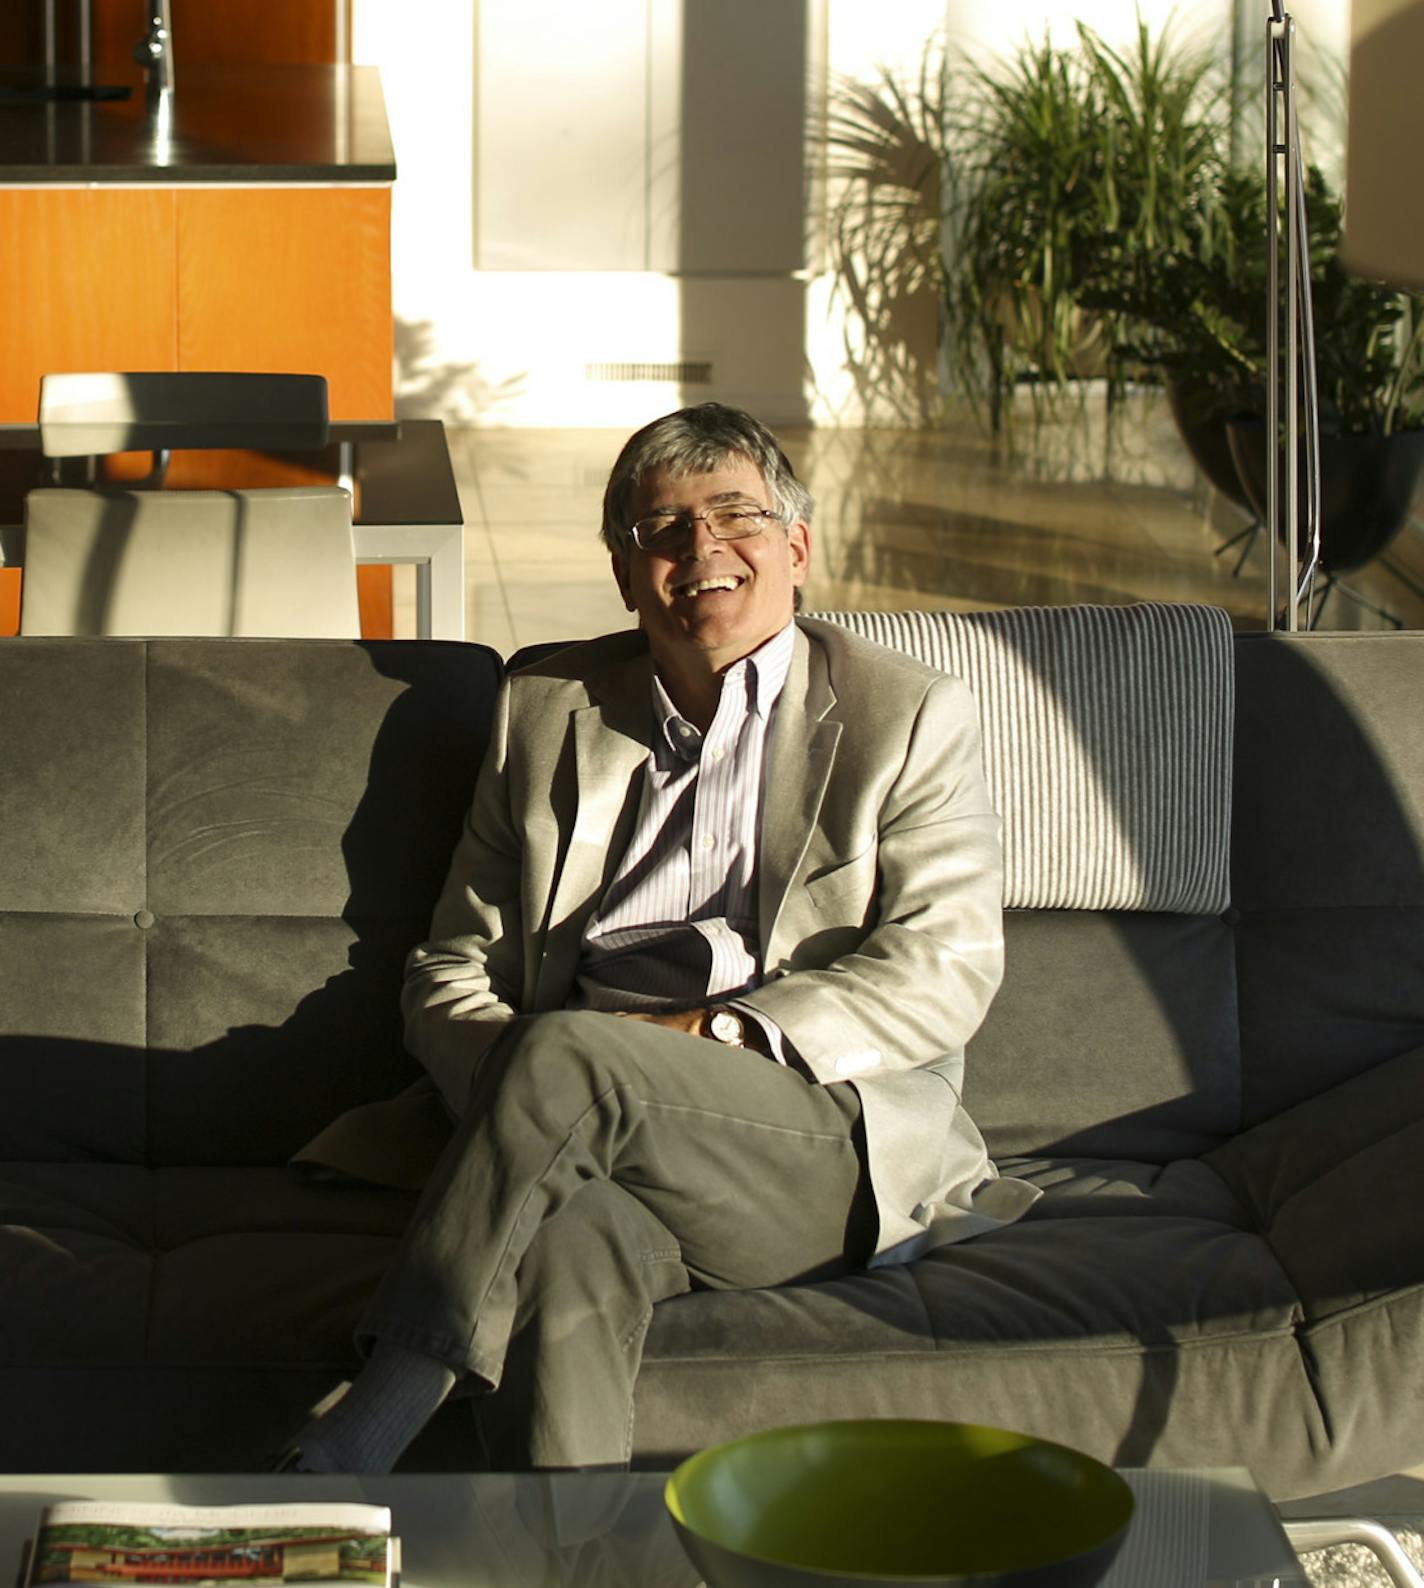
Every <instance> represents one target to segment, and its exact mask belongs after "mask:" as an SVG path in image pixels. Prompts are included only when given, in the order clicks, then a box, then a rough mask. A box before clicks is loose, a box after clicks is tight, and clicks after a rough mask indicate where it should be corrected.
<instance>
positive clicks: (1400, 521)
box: [1226, 419, 1424, 573]
mask: <svg viewBox="0 0 1424 1588" xmlns="http://www.w3.org/2000/svg"><path fill="white" fill-rule="evenodd" d="M1226 431H1227V436H1228V439H1229V441H1230V445H1231V456H1232V458H1233V459H1234V461H1235V464H1236V471H1237V473H1238V474H1239V475H1240V478H1241V484H1242V486H1243V488H1244V490H1245V493H1246V497H1247V499H1248V501H1249V503H1250V506H1251V508H1252V510H1253V511H1254V512H1255V513H1256V515H1257V517H1258V518H1259V519H1260V520H1261V522H1262V523H1264V522H1265V521H1266V467H1267V464H1266V426H1265V422H1264V421H1263V420H1260V419H1233V420H1231V421H1230V422H1229V423H1228V424H1227V427H1226ZM1304 452H1305V449H1304V445H1303V444H1302V447H1301V459H1300V484H1299V487H1298V489H1299V491H1300V499H1301V501H1302V502H1304V501H1305V494H1306V486H1305V456H1304ZM1279 467H1280V479H1281V484H1280V500H1281V502H1282V504H1284V502H1285V464H1284V462H1281V464H1280V465H1279ZM1421 469H1424V430H1402V431H1400V432H1399V433H1398V434H1396V435H1392V436H1321V438H1320V563H1321V566H1322V567H1323V568H1324V569H1325V571H1326V572H1327V573H1348V572H1349V570H1350V569H1351V568H1360V567H1363V566H1364V564H1365V563H1367V562H1370V561H1372V560H1373V559H1374V558H1375V557H1378V556H1379V554H1380V553H1381V552H1382V551H1383V550H1384V549H1385V547H1386V546H1387V545H1389V543H1390V541H1391V540H1393V539H1394V537H1395V536H1396V535H1397V534H1398V533H1399V531H1400V530H1401V529H1402V528H1403V527H1404V521H1405V519H1406V518H1408V516H1409V509H1410V507H1411V505H1412V504H1413V501H1414V494H1415V491H1416V489H1417V488H1418V485H1419V474H1420V470H1421ZM1304 549H1305V548H1304V547H1302V548H1301V550H1302V553H1304Z"/></svg>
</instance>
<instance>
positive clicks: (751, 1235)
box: [289, 403, 1036, 1471]
mask: <svg viewBox="0 0 1424 1588" xmlns="http://www.w3.org/2000/svg"><path fill="white" fill-rule="evenodd" d="M811 510H812V503H811V499H810V496H809V494H808V493H807V491H806V490H805V488H804V487H803V486H802V485H801V484H800V482H799V481H798V480H797V479H796V477H795V474H794V473H793V471H792V469H791V466H790V464H789V463H788V462H787V460H786V458H785V457H784V456H783V455H782V452H781V450H780V448H779V447H778V445H777V443H776V441H775V438H774V437H773V436H772V435H771V434H770V432H769V431H767V430H766V429H765V428H764V427H763V426H762V425H761V424H759V423H758V422H757V421H756V420H754V419H753V418H751V416H750V415H748V414H745V413H742V412H740V411H738V410H736V409H732V408H727V407H724V406H722V405H719V404H716V403H704V404H703V405H701V406H700V407H697V408H689V409H684V410H682V411H681V412H678V413H674V414H670V415H667V416H666V417H664V418H662V419H659V420H657V421H655V422H654V423H653V424H650V425H648V426H647V427H645V428H644V429H643V430H640V431H639V432H638V433H637V434H636V435H634V436H633V437H632V438H631V440H629V442H628V443H627V445H626V446H625V447H624V448H623V451H622V453H621V454H620V456H619V458H618V460H617V462H616V463H615V464H614V467H613V471H612V475H611V477H610V479H609V482H608V488H607V491H606V493H605V497H604V507H603V538H604V541H605V542H606V544H607V546H608V548H609V551H610V552H611V554H612V562H613V572H614V576H615V578H616V579H617V581H618V586H619V589H620V591H621V592H622V595H623V599H624V602H625V604H626V606H627V607H628V610H629V611H630V612H635V613H636V614H637V618H638V624H637V627H636V628H635V629H630V630H628V631H625V632H623V633H619V634H615V635H610V636H606V637H604V638H602V639H598V640H593V641H590V642H588V643H586V644H582V645H578V646H575V647H573V648H571V649H568V650H565V651H563V652H560V653H559V654H558V655H556V656H553V657H552V658H550V659H548V660H546V661H543V662H540V663H538V664H536V665H535V666H533V667H531V668H528V669H526V670H524V671H521V672H519V673H516V674H514V675H513V676H512V677H511V678H510V679H509V681H508V683H507V684H506V686H505V689H504V691H503V693H502V695H501V698H500V704H499V708H498V711H497V713H496V721H495V727H494V731H493V735H492V739H491V743H490V747H489V750H488V753H487V755H486V757H485V761H484V765H483V767H482V770H481V772H480V776H479V780H478V783H477V786H476V789H475V794H474V800H473V804H472V807H471V809H470V812H469V815H468V818H467V820H466V824H465V829H464V832H463V835H462V837H461V840H460V843H459V846H458V848H457V850H456V852H455V855H454V859H453V861H452V864H451V868H450V874H449V878H448V880H447V882H446V885H445V889H444V893H443V895H442V897H441V899H440V902H439V905H438V906H437V908H436V912H435V919H434V924H433V927H432V933H431V941H430V942H427V943H425V944H423V945H422V946H421V947H419V948H417V949H416V950H415V951H414V953H413V954H412V955H411V958H410V962H409V966H408V972H407V980H406V989H405V995H404V1008H405V1014H406V1019H407V1027H406V1029H407V1040H408V1043H409V1045H410V1047H411V1049H412V1051H413V1052H414V1053H415V1054H416V1056H417V1057H418V1058H419V1059H420V1060H421V1062H422V1063H423V1064H424V1065H425V1066H426V1068H427V1070H428V1071H429V1073H430V1076H431V1077H432V1078H433V1080H434V1082H435V1083H436V1085H437V1086H438V1087H439V1090H440V1092H441V1094H442V1096H443V1098H444V1100H445V1103H446V1104H447V1106H448V1108H449V1110H450V1112H451V1113H452V1114H453V1115H454V1117H455V1118H456V1119H457V1120H458V1125H457V1127H456V1129H455V1133H454V1136H453V1138H452V1140H451V1141H450V1144H449V1146H448V1148H447V1149H446V1150H445V1152H444V1154H443V1156H442V1157H441V1159H440V1161H439V1163H438V1165H437V1167H436V1169H435V1172H434V1174H433V1176H432V1178H431V1179H430V1181H429V1183H428V1184H427V1186H426V1188H425V1191H424V1194H423V1197H422V1199H421V1201H420V1203H419V1206H418V1208H417V1210H416V1213H415V1215H414V1218H413V1220H412V1222H411V1224H410V1227H409V1229H408V1231H407V1233H406V1236H405V1239H404V1241H403V1244H402V1246H401V1248H400V1250H399V1252H398V1254H397V1257H396V1259H395V1261H394V1263H393V1264H392V1266H391V1268H390V1270H389V1271H388V1273H387V1274H386V1276H385V1279H384V1280H383V1282H382V1284H381V1286H380V1288H379V1290H378V1292H377V1294H376V1296H375V1298H374V1299H373V1301H372V1302H371V1304H370V1306H369V1308H368V1309H367V1312H366V1314H365V1317H364V1319H363V1321H362V1324H361V1327H360V1330H359V1340H360V1344H361V1346H362V1349H363V1351H365V1352H367V1353H369V1356H368V1361H367V1363H366V1365H365V1367H364V1368H363V1370H362V1372H361V1373H360V1374H359V1375H358V1377H357V1378H356V1380H355V1382H354V1384H353V1385H352V1386H351V1388H350V1390H349V1391H348V1392H347V1393H346V1394H345V1396H344V1397H343V1398H341V1399H340V1400H338V1401H337V1402H336V1403H335V1405H334V1406H332V1407H331V1408H330V1409H329V1410H327V1411H326V1412H325V1413H324V1415H322V1416H320V1417H318V1418H316V1419H315V1420H313V1421H312V1422H311V1423H309V1424H308V1425H307V1427H306V1428H305V1429H304V1430H302V1432H301V1433H300V1434H299V1435H298V1438H297V1441H296V1444H295V1446H294V1447H293V1450H292V1452H291V1453H290V1455H289V1464H292V1465H296V1466H299V1467H301V1468H305V1469H307V1470H350V1471H381V1470H386V1469H388V1468H389V1467H390V1466H391V1465H392V1464H393V1463H394V1462H395V1460H396V1459H397V1457H398V1456H399V1455H400V1453H401V1451H402V1450H403V1449H404V1448H405V1446H406V1444H407V1443H408V1442H409V1440H410V1439H411V1438H412V1437H413V1436H414V1435H415V1434H416V1433H417V1432H418V1431H419V1429H420V1428H421V1427H422V1426H423V1425H424V1423H425V1422H426V1421H427V1419H428V1418H429V1417H430V1415H431V1414H432V1413H433V1412H434V1411H435V1409H436V1408H437V1406H439V1404H440V1403H441V1402H442V1401H443V1399H444V1398H445V1397H446V1395H447V1394H448V1393H449V1392H450V1390H451V1389H452V1388H453V1387H454V1386H455V1385H456V1384H457V1383H460V1382H462V1381H463V1382H464V1383H465V1385H466V1387H473V1388H474V1389H476V1390H479V1391H486V1392H488V1391H498V1393H497V1394H495V1395H493V1397H492V1398H490V1399H488V1400H487V1401H486V1402H484V1403H483V1404H484V1406H485V1407H486V1410H487V1413H488V1414H490V1415H485V1416H483V1417H482V1422H483V1423H484V1426H485V1428H486V1434H487V1438H488V1439H489V1440H490V1441H491V1442H492V1448H491V1451H490V1454H491V1456H492V1458H493V1460H494V1461H495V1463H496V1464H498V1465H505V1466H523V1465H530V1466H535V1467H569V1466H589V1465H605V1464H608V1465H616V1464H623V1463H626V1462H627V1460H628V1458H629V1456H630V1452H631V1445H632V1423H633V1385H634V1379H635V1377H636V1374H637V1371H638V1364H639V1359H640V1355H641V1350H642V1342H643V1338H644V1335H645V1332H646V1330H647V1326H648V1322H649V1319H650V1316H651V1313H652V1307H653V1304H654V1303H655V1302H657V1301H660V1300H663V1299H665V1298H668V1297H671V1296H675V1295H678V1294H680V1293H682V1292H684V1291H686V1290H688V1289H689V1288H692V1287H752V1286H770V1285H784V1284H788V1283H792V1282H795V1281H806V1280H815V1279H818V1278H823V1277H827V1276H830V1275H833V1274H835V1273H838V1272H844V1271H845V1270H846V1269H847V1268H856V1267H864V1266H865V1265H867V1264H871V1265H874V1264H878V1263H885V1262H895V1261H902V1260H904V1259H906V1258H908V1257H910V1256H912V1255H914V1254H915V1253H916V1252H918V1251H920V1250H922V1249H924V1248H925V1247H926V1246H931V1245H936V1244H940V1243H943V1242H946V1241H952V1240H957V1239H963V1238H964V1237H966V1236H970V1235H974V1234H977V1233H979V1232H981V1231H983V1230H985V1229H988V1228H992V1227H994V1226H995V1225H998V1224H1000V1223H1003V1222H1005V1221H1007V1220H1009V1219H1012V1218H1016V1217H1017V1216H1018V1215H1019V1214H1020V1213H1021V1212H1022V1211H1023V1209H1024V1208H1025V1207H1026V1206H1027V1204H1028V1203H1029V1202H1030V1201H1031V1200H1032V1199H1033V1197H1034V1195H1035V1194H1036V1193H1035V1192H1033V1191H1032V1190H1031V1189H1030V1188H1029V1187H1028V1186H1026V1185H1023V1184H1021V1183H1020V1182H1015V1181H1009V1180H1000V1179H998V1178H997V1177H996V1174H995V1170H994V1167H993V1165H992V1164H991V1163H990V1162H989V1160H988V1157H987V1155H986V1153H985V1150H984V1144H983V1141H982V1139H981V1137H980V1135H979V1133H978V1131H977V1130H976V1129H975V1127H974V1125H973V1123H972V1121H971V1120H970V1119H969V1118H968V1117H967V1115H966V1114H965V1112H964V1110H963V1108H962V1107H961V1106H960V1101H959V1097H960V1087H961V1080H962V1074H963V1049H964V1044H965V1042H966V1041H967V1039H968V1038H969V1037H970V1035H971V1034H972V1033H973V1031H974V1030H975V1028H976V1027H977V1026H978V1025H979V1022H980V1020H981V1018H982V1017H983V1014H984V1012H985V1010H986V1008H987V1007H988V1004H989V1001H990V999H991V998H992V997H993V995H994V992H995V990H996V988H997V986H998V983H999V979H1000V975H1001V969H1002V935H1001V919H1000V858H999V848H998V836H997V835H998V821H997V818H996V816H995V814H994V812H993V810H992V809H991V808H990V805H989V801H988V798H987V795H986V792H985V787H984V782H983V777H982V772H981V766H980V750H979V737H978V729H977V723H976V715H975V709H974V704H973V701H972V700H971V698H970V697H969V694H968V692H967V691H966V690H965V688H964V687H963V685H962V684H960V683H959V682H958V681H957V680H955V679H952V678H949V677H946V676H945V675H943V674H940V673H937V672H934V671H932V670H931V669H929V668H927V667H924V666H922V665H920V664H919V663H917V662H915V661H913V660H910V659H908V658H906V657H904V656H900V655H898V654H895V653H892V652H890V651H886V650H883V649H881V648H880V647H878V646H875V645H872V644H870V643H869V642H867V641H864V640H861V639H858V638H855V637H854V636H852V635H849V634H847V633H846V632H844V631H843V630H840V629H837V628H835V627H834V626H832V625H828V624H824V623H816V622H812V621H809V620H800V621H797V620H796V619H795V618H794V616H793V614H794V612H795V610H796V608H797V606H798V604H799V590H800V587H801V586H802V584H803V583H804V582H805V579H806V576H807V572H808V569H809V567H810V558H811V531H810V519H811Z"/></svg>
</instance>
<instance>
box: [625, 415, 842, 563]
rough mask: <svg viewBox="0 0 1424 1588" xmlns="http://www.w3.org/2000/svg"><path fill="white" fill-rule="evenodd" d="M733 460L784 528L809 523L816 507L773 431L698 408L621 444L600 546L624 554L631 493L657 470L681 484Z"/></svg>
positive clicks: (645, 428)
mask: <svg viewBox="0 0 1424 1588" xmlns="http://www.w3.org/2000/svg"><path fill="white" fill-rule="evenodd" d="M735 457H740V458H745V459H746V460H747V462H749V463H752V464H755V465H756V467H757V468H758V469H760V470H761V477H762V479H764V480H765V481H766V484H767V488H768V489H769V490H770V492H771V505H772V507H773V508H774V509H775V510H776V516H777V517H778V518H779V519H781V520H782V522H783V523H786V524H793V523H795V522H796V520H797V519H801V520H803V521H804V522H806V523H808V524H809V523H810V522H811V514H812V512H813V511H814V510H815V505H816V504H815V501H814V500H813V499H812V496H811V493H810V492H809V491H808V490H807V489H806V487H805V486H804V485H802V483H801V482H800V480H798V479H797V478H796V473H795V470H794V469H792V467H791V464H790V463H789V462H788V461H787V457H786V454H785V453H784V452H783V451H782V450H781V448H780V447H779V446H778V445H777V441H776V437H775V436H774V435H772V433H771V431H770V430H768V429H767V428H766V426H765V425H764V424H762V423H761V422H760V420H757V419H753V418H752V416H751V415H750V414H749V413H744V412H743V411H742V410H741V409H740V408H729V407H727V405H726V404H725V403H699V404H698V405H697V407H695V408H680V409H678V411H677V412H676V413H673V414H664V415H663V417H662V418H661V419H654V420H653V422H652V424H650V425H644V426H643V428H642V429H641V430H639V431H637V432H636V433H635V434H634V435H632V436H630V437H629V438H628V440H627V441H626V442H625V443H624V446H623V450H622V451H621V452H620V453H619V454H618V461H617V462H616V463H615V464H614V465H613V471H612V473H611V474H610V475H609V476H608V488H607V489H606V490H605V491H604V493H603V529H602V535H603V544H604V545H605V546H607V547H608V549H609V550H610V551H618V552H621V551H626V550H627V547H628V514H629V512H630V511H631V505H630V504H631V503H632V500H633V493H634V492H635V491H636V490H637V489H638V486H639V484H640V483H641V482H642V480H644V479H645V478H646V477H647V476H648V475H649V474H651V473H653V472H654V471H655V470H657V469H662V470H664V471H665V472H666V473H668V474H670V475H672V477H673V478H674V479H681V478H682V477H683V476H684V475H687V474H710V473H712V472H713V470H715V469H720V468H721V467H722V466H723V465H724V464H725V463H726V462H727V460H728V459H729V458H735Z"/></svg>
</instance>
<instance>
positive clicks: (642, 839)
mask: <svg viewBox="0 0 1424 1588" xmlns="http://www.w3.org/2000/svg"><path fill="white" fill-rule="evenodd" d="M794 644H795V628H794V625H792V624H789V623H788V624H787V626H786V627H785V628H784V629H782V630H781V632H780V633H778V634H776V635H774V636H773V637H772V638H771V639H769V640H767V641H766V643H765V644H764V645H762V646H761V647H760V648H759V649H757V650H756V651H754V652H753V653H752V654H751V655H750V656H748V657H746V658H744V659H743V660H742V661H740V662H738V663H736V665H735V666H733V667H730V668H729V669H728V670H727V672H726V673H725V674H724V675H723V679H722V695H721V699H720V700H719V701H718V704H717V713H716V716H715V717H714V718H713V719H712V722H711V724H710V726H709V727H708V729H707V732H706V733H705V734H703V733H700V732H699V731H698V730H697V728H696V727H694V725H693V724H692V723H690V722H688V721H687V720H686V719H685V718H683V717H682V716H680V715H679V713H678V711H677V709H676V707H675V706H674V705H673V704H672V701H671V700H670V699H669V698H668V694H667V691H666V690H665V689H664V687H663V684H662V680H661V679H660V678H658V677H657V675H656V674H654V675H653V699H652V711H653V719H654V732H653V746H652V750H651V752H650V754H649V756H648V759H647V762H646V765H645V766H644V770H643V792H642V799H641V802H640V805H639V809H638V819H637V823H636V825H635V827H634V831H633V836H632V839H631V840H630V842H629V844H628V849H627V852H626V853H625V854H624V856H623V859H622V861H621V863H620V864H619V867H618V870H617V872H616V873H615V875H614V877H613V880H612V882H611V883H610V884H609V886H608V889H607V891H606V892H605V893H604V895H603V898H602V899H601V900H600V901H599V905H598V908H597V909H596V910H595V912H594V914H593V916H592V917H591V918H590V920H589V923H588V926H587V927H586V928H585V929H584V936H583V951H582V956H581V960H580V964H579V972H578V978H577V986H576V990H575V994H574V999H573V1004H574V1006H576V1007H580V1008H586V1009H603V1010H616V1009H637V1010H659V1009H688V1008H692V1007H694V1006H698V1005H703V1004H714V1003H722V1002H726V1001H729V1000H731V999H733V998H734V997H735V996H736V994H737V993H739V992H745V991H746V990H747V989H748V988H751V987H754V986H756V985H757V983H758V982H759V981H760V979H761V943H760V941H759V938H758V934H757V839H758V837H759V835H760V832H761V810H762V802H763V800H764V798H765V761H766V744H767V734H768V732H769V730H770V727H771V721H772V717H773V715H774V712H775V708H776V702H777V699H778V697H779V696H780V694H781V690H782V686H783V685H784V684H785V682H786V674H787V671H788V670H789V668H790V666H791V654H792V649H793V646H794ZM767 1024H769V1022H768V1023H767ZM769 1034H770V1033H769Z"/></svg>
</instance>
